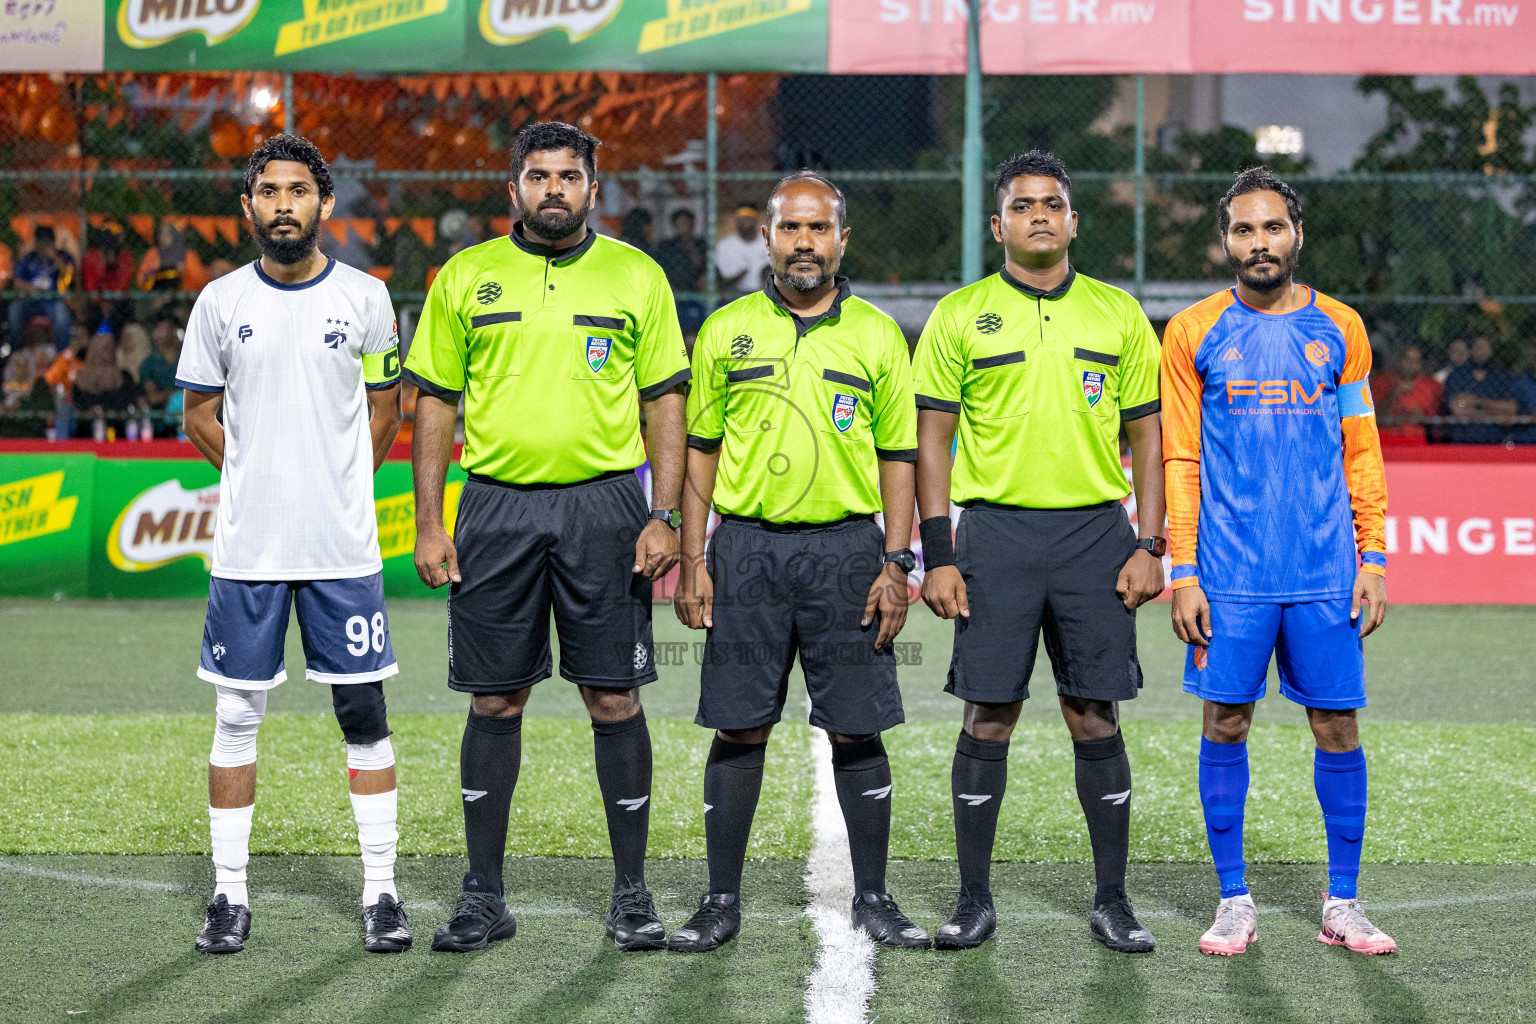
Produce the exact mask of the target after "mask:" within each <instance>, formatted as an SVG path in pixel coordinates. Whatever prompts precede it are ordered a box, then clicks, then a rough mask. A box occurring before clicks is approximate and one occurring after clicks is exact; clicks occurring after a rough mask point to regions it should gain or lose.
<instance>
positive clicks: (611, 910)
mask: <svg viewBox="0 0 1536 1024" xmlns="http://www.w3.org/2000/svg"><path fill="white" fill-rule="evenodd" d="M624 881H625V884H624V885H623V886H620V887H619V889H618V890H617V891H616V892H615V893H614V894H613V900H612V902H610V903H609V904H608V913H607V914H606V915H605V916H604V918H603V921H604V923H605V925H606V926H607V931H608V937H609V938H610V939H612V940H613V944H614V946H615V947H616V948H618V949H620V950H622V951H624V952H626V953H628V952H632V951H634V950H639V949H666V948H667V930H666V929H665V928H663V927H662V924H661V918H660V917H658V916H657V915H656V904H655V903H654V902H652V900H651V894H650V892H649V891H648V890H647V889H646V888H645V884H644V883H643V882H636V881H634V880H633V879H630V878H626V879H625V880H624Z"/></svg>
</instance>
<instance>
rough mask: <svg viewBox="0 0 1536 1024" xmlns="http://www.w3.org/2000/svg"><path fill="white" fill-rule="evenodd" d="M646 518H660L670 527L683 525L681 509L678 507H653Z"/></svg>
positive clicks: (675, 527) (674, 527)
mask: <svg viewBox="0 0 1536 1024" xmlns="http://www.w3.org/2000/svg"><path fill="white" fill-rule="evenodd" d="M646 518H647V519H660V520H661V521H662V522H664V523H666V524H667V525H668V526H670V527H672V529H674V530H675V529H677V528H678V527H679V526H682V525H683V510H682V509H679V508H653V509H651V514H650V515H648V516H646Z"/></svg>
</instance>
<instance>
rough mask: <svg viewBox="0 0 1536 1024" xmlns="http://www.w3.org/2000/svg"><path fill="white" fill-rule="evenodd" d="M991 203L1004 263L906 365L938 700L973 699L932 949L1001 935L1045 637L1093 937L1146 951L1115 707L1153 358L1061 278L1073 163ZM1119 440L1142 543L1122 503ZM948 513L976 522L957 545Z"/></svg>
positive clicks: (1153, 452) (1137, 327) (1131, 636)
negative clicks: (1008, 838)
mask: <svg viewBox="0 0 1536 1024" xmlns="http://www.w3.org/2000/svg"><path fill="white" fill-rule="evenodd" d="M993 191H994V194H995V198H996V200H997V208H998V212H997V215H996V216H994V217H993V218H992V234H993V236H994V237H995V238H996V239H997V240H998V241H999V242H1000V243H1002V246H1003V248H1004V250H1005V251H1006V253H1007V262H1006V263H1005V264H1004V266H1003V269H1002V271H1001V272H999V273H998V274H995V275H993V276H992V277H989V278H986V279H985V280H982V281H979V282H977V283H976V284H974V285H971V286H970V287H968V288H962V289H961V290H959V291H957V292H955V293H953V294H952V295H948V296H946V297H945V298H944V299H943V300H941V301H940V302H939V304H938V306H937V307H936V308H935V309H934V311H933V315H932V317H931V318H930V319H929V321H928V326H927V327H926V328H925V329H924V331H923V336H922V340H921V341H920V342H919V343H918V347H917V354H916V358H915V360H914V366H913V378H914V387H915V389H916V392H917V406H918V409H919V412H918V446H919V456H918V467H917V487H918V495H917V497H918V505H919V507H920V509H921V511H922V516H923V519H922V522H921V524H920V529H921V531H922V540H923V561H924V565H925V568H926V570H927V573H926V576H925V578H924V580H923V600H924V601H925V602H927V604H928V606H929V607H930V608H932V609H933V610H934V611H935V612H936V613H938V614H939V615H941V616H943V617H944V618H946V619H954V620H955V649H954V656H953V659H952V660H951V662H950V668H949V682H948V685H947V686H946V687H945V689H946V690H948V691H949V692H950V693H953V694H954V695H955V696H957V697H960V698H963V699H964V700H965V718H964V726H963V731H962V732H961V733H960V738H959V741H958V743H957V744H956V750H955V761H954V768H953V771H952V774H951V782H952V785H953V787H954V794H953V795H954V811H955V841H956V845H957V848H958V853H959V861H960V885H961V889H960V900H959V906H958V907H957V909H956V910H955V913H954V915H953V916H952V917H951V918H950V919H949V921H948V922H947V923H946V924H944V925H943V926H941V927H940V928H939V931H938V934H937V935H936V936H935V938H936V940H937V942H938V945H939V946H940V948H945V949H960V948H966V947H970V946H975V945H977V944H979V943H981V942H982V941H984V940H985V939H987V938H988V937H990V936H991V935H992V933H993V931H994V930H995V928H996V924H997V914H996V911H995V910H994V909H993V906H992V892H991V888H990V871H989V868H990V861H991V858H992V842H993V837H994V836H995V834H996V831H997V812H998V805H999V804H1001V803H1002V800H1003V787H1004V784H1005V783H1006V781H1007V771H1008V768H1007V765H1008V761H1007V758H1008V740H1009V737H1010V736H1012V734H1013V729H1014V726H1015V724H1017V722H1018V720H1019V712H1020V710H1021V708H1022V706H1023V702H1024V700H1025V699H1026V698H1027V697H1028V696H1029V677H1030V673H1031V671H1032V670H1033V668H1034V664H1035V652H1036V648H1037V645H1038V642H1039V638H1040V633H1041V630H1042V629H1043V630H1044V632H1045V649H1046V652H1047V653H1048V654H1049V655H1050V658H1051V666H1052V668H1054V669H1055V673H1056V692H1057V694H1058V696H1059V699H1060V702H1061V712H1062V715H1063V717H1065V719H1066V722H1067V729H1068V731H1069V732H1070V733H1071V734H1072V741H1073V742H1072V745H1073V747H1074V749H1075V751H1076V755H1077V795H1078V800H1079V801H1080V802H1081V803H1082V805H1083V812H1084V814H1085V815H1086V817H1087V820H1088V836H1089V840H1090V842H1091V843H1092V846H1093V859H1094V869H1095V875H1096V877H1097V883H1098V889H1097V892H1096V893H1095V895H1094V909H1093V913H1092V915H1091V916H1090V918H1089V927H1090V931H1091V933H1092V935H1093V937H1094V938H1096V939H1098V940H1099V941H1100V942H1103V943H1104V944H1105V945H1107V946H1109V947H1110V948H1111V949H1116V950H1121V951H1124V952H1144V951H1147V950H1150V949H1151V948H1152V946H1153V940H1152V935H1151V933H1149V932H1148V931H1147V930H1146V929H1145V928H1142V927H1141V925H1140V924H1139V923H1138V922H1137V921H1136V918H1135V916H1134V914H1133V912H1132V910H1131V905H1130V901H1129V900H1128V899H1127V898H1126V895H1125V862H1126V853H1127V848H1128V846H1129V844H1130V820H1131V768H1130V763H1129V762H1128V761H1127V760H1126V756H1125V744H1124V743H1123V741H1122V740H1121V737H1120V727H1119V710H1118V706H1117V702H1118V701H1122V700H1130V699H1131V698H1133V697H1135V696H1136V691H1137V690H1138V689H1139V688H1140V686H1141V667H1140V665H1139V664H1138V663H1137V660H1136V608H1137V607H1138V606H1140V605H1141V604H1142V603H1144V602H1146V601H1149V600H1151V599H1152V598H1153V597H1155V596H1156V595H1157V594H1158V593H1159V592H1161V591H1162V589H1163V567H1162V562H1161V560H1160V559H1161V556H1162V554H1163V548H1164V547H1165V542H1164V541H1163V539H1162V538H1161V537H1159V536H1156V534H1157V532H1158V531H1159V529H1160V528H1161V526H1162V523H1163V475H1162V471H1161V466H1162V435H1161V429H1160V426H1159V419H1160V418H1159V416H1158V409H1159V402H1158V357H1159V349H1158V341H1157V336H1156V335H1155V334H1153V332H1152V325H1151V324H1149V323H1148V322H1147V318H1146V315H1145V314H1144V313H1143V312H1142V311H1141V307H1140V306H1138V305H1137V304H1136V301H1135V300H1134V299H1133V298H1131V296H1129V295H1127V294H1126V293H1125V292H1123V291H1120V290H1119V289H1117V288H1111V287H1110V286H1109V285H1106V284H1103V283H1102V282H1099V281H1095V280H1093V279H1092V278H1089V277H1085V276H1083V275H1082V274H1079V273H1078V272H1077V271H1075V270H1074V269H1073V268H1072V265H1071V264H1070V263H1069V262H1068V261H1067V247H1068V245H1069V244H1070V243H1071V241H1072V239H1073V237H1074V236H1075V235H1076V234H1077V214H1076V213H1074V212H1072V182H1071V180H1070V179H1069V178H1068V176H1067V169H1066V167H1065V166H1064V165H1063V164H1062V162H1061V161H1060V160H1058V159H1057V158H1056V157H1055V156H1053V155H1052V154H1050V153H1044V152H1041V151H1039V150H1035V151H1032V152H1030V153H1026V154H1024V155H1023V156H1018V157H1014V158H1013V159H1011V160H1009V161H1007V162H1006V163H1004V164H1003V165H1002V166H1001V167H1000V168H998V171H997V178H996V182H995V184H994V188H993ZM1122 427H1123V428H1124V429H1125V432H1126V434H1127V435H1128V436H1129V438H1130V442H1131V458H1132V471H1133V475H1134V477H1135V481H1136V501H1137V507H1138V508H1139V510H1140V512H1139V515H1138V521H1139V522H1140V524H1141V531H1140V533H1141V536H1140V539H1138V538H1137V535H1136V531H1133V530H1132V529H1131V526H1130V523H1129V522H1128V521H1127V519H1126V515H1125V512H1124V510H1123V509H1122V508H1121V505H1120V502H1121V500H1122V499H1123V498H1124V497H1125V496H1126V494H1127V493H1128V492H1129V490H1130V488H1128V487H1127V486H1126V482H1125V472H1124V470H1123V469H1122V468H1121V464H1120V443H1119V437H1120V430H1121V428H1122ZM957 428H958V431H959V443H958V446H955V447H953V449H952V445H954V441H955V437H956V430H957ZM951 450H953V451H954V452H955V455H954V465H953V470H951V465H950V452H951ZM951 498H953V500H954V501H955V503H956V504H959V505H961V506H963V507H964V509H965V512H964V513H963V514H962V515H961V516H960V526H959V530H958V531H957V532H955V533H954V534H951V531H950V520H949V508H950V500H951Z"/></svg>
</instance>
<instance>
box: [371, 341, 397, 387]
mask: <svg viewBox="0 0 1536 1024" xmlns="http://www.w3.org/2000/svg"><path fill="white" fill-rule="evenodd" d="M398 383H400V347H399V346H398V345H396V346H395V347H394V348H391V349H388V350H386V351H384V352H364V353H363V384H364V385H366V386H367V387H368V389H369V390H370V391H382V390H383V389H384V388H390V387H394V386H395V385H396V384H398Z"/></svg>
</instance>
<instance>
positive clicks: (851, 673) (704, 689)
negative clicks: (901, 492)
mask: <svg viewBox="0 0 1536 1024" xmlns="http://www.w3.org/2000/svg"><path fill="white" fill-rule="evenodd" d="M884 548H885V536H884V534H882V533H881V532H880V527H878V526H876V525H875V523H874V521H873V520H871V519H855V520H849V521H846V522H842V523H836V524H832V525H828V526H825V527H820V528H815V529H806V528H796V529H793V530H784V529H775V528H772V527H767V526H764V525H761V524H754V523H747V522H740V521H736V520H726V521H725V522H722V523H721V524H720V526H719V528H718V529H717V530H715V533H714V536H713V538H711V540H710V545H709V550H708V551H707V552H706V554H705V566H706V568H708V569H709V574H710V576H711V578H712V579H713V580H714V584H715V603H714V615H713V619H714V626H713V628H711V629H710V630H709V632H708V634H707V636H706V639H705V641H704V658H703V662H704V664H703V666H702V668H701V671H700V673H699V713H698V715H697V717H695V718H694V721H695V722H697V723H698V724H700V725H702V726H705V727H707V728H710V729H752V728H755V727H757V726H760V725H767V724H769V723H770V722H777V721H778V720H779V718H780V716H781V715H782V714H783V713H784V700H785V697H786V696H787V694H788V690H789V670H790V667H791V666H792V665H793V664H794V662H795V655H796V653H798V654H799V655H800V666H801V668H803V669H804V670H805V686H806V689H807V690H808V691H809V692H810V697H811V724H812V725H814V726H816V727H817V728H820V729H826V730H828V731H829V732H835V733H842V734H844V735H851V736H862V735H865V734H868V733H877V732H884V731H885V730H886V729H889V728H891V727H892V726H893V725H898V724H900V723H901V722H902V721H904V720H905V719H904V716H903V715H902V711H901V689H900V687H898V686H897V683H896V656H895V654H894V653H892V652H891V651H889V650H886V651H883V652H878V651H876V650H875V637H876V636H878V635H879V631H880V630H879V626H880V623H879V618H878V616H877V617H876V620H875V621H874V622H872V623H870V625H869V626H868V627H861V626H860V625H859V620H860V619H862V618H863V617H864V603H865V601H866V600H867V599H868V597H869V588H870V587H871V586H873V585H874V582H875V577H876V576H878V575H879V573H880V569H881V564H880V555H881V552H882V551H883V550H884Z"/></svg>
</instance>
